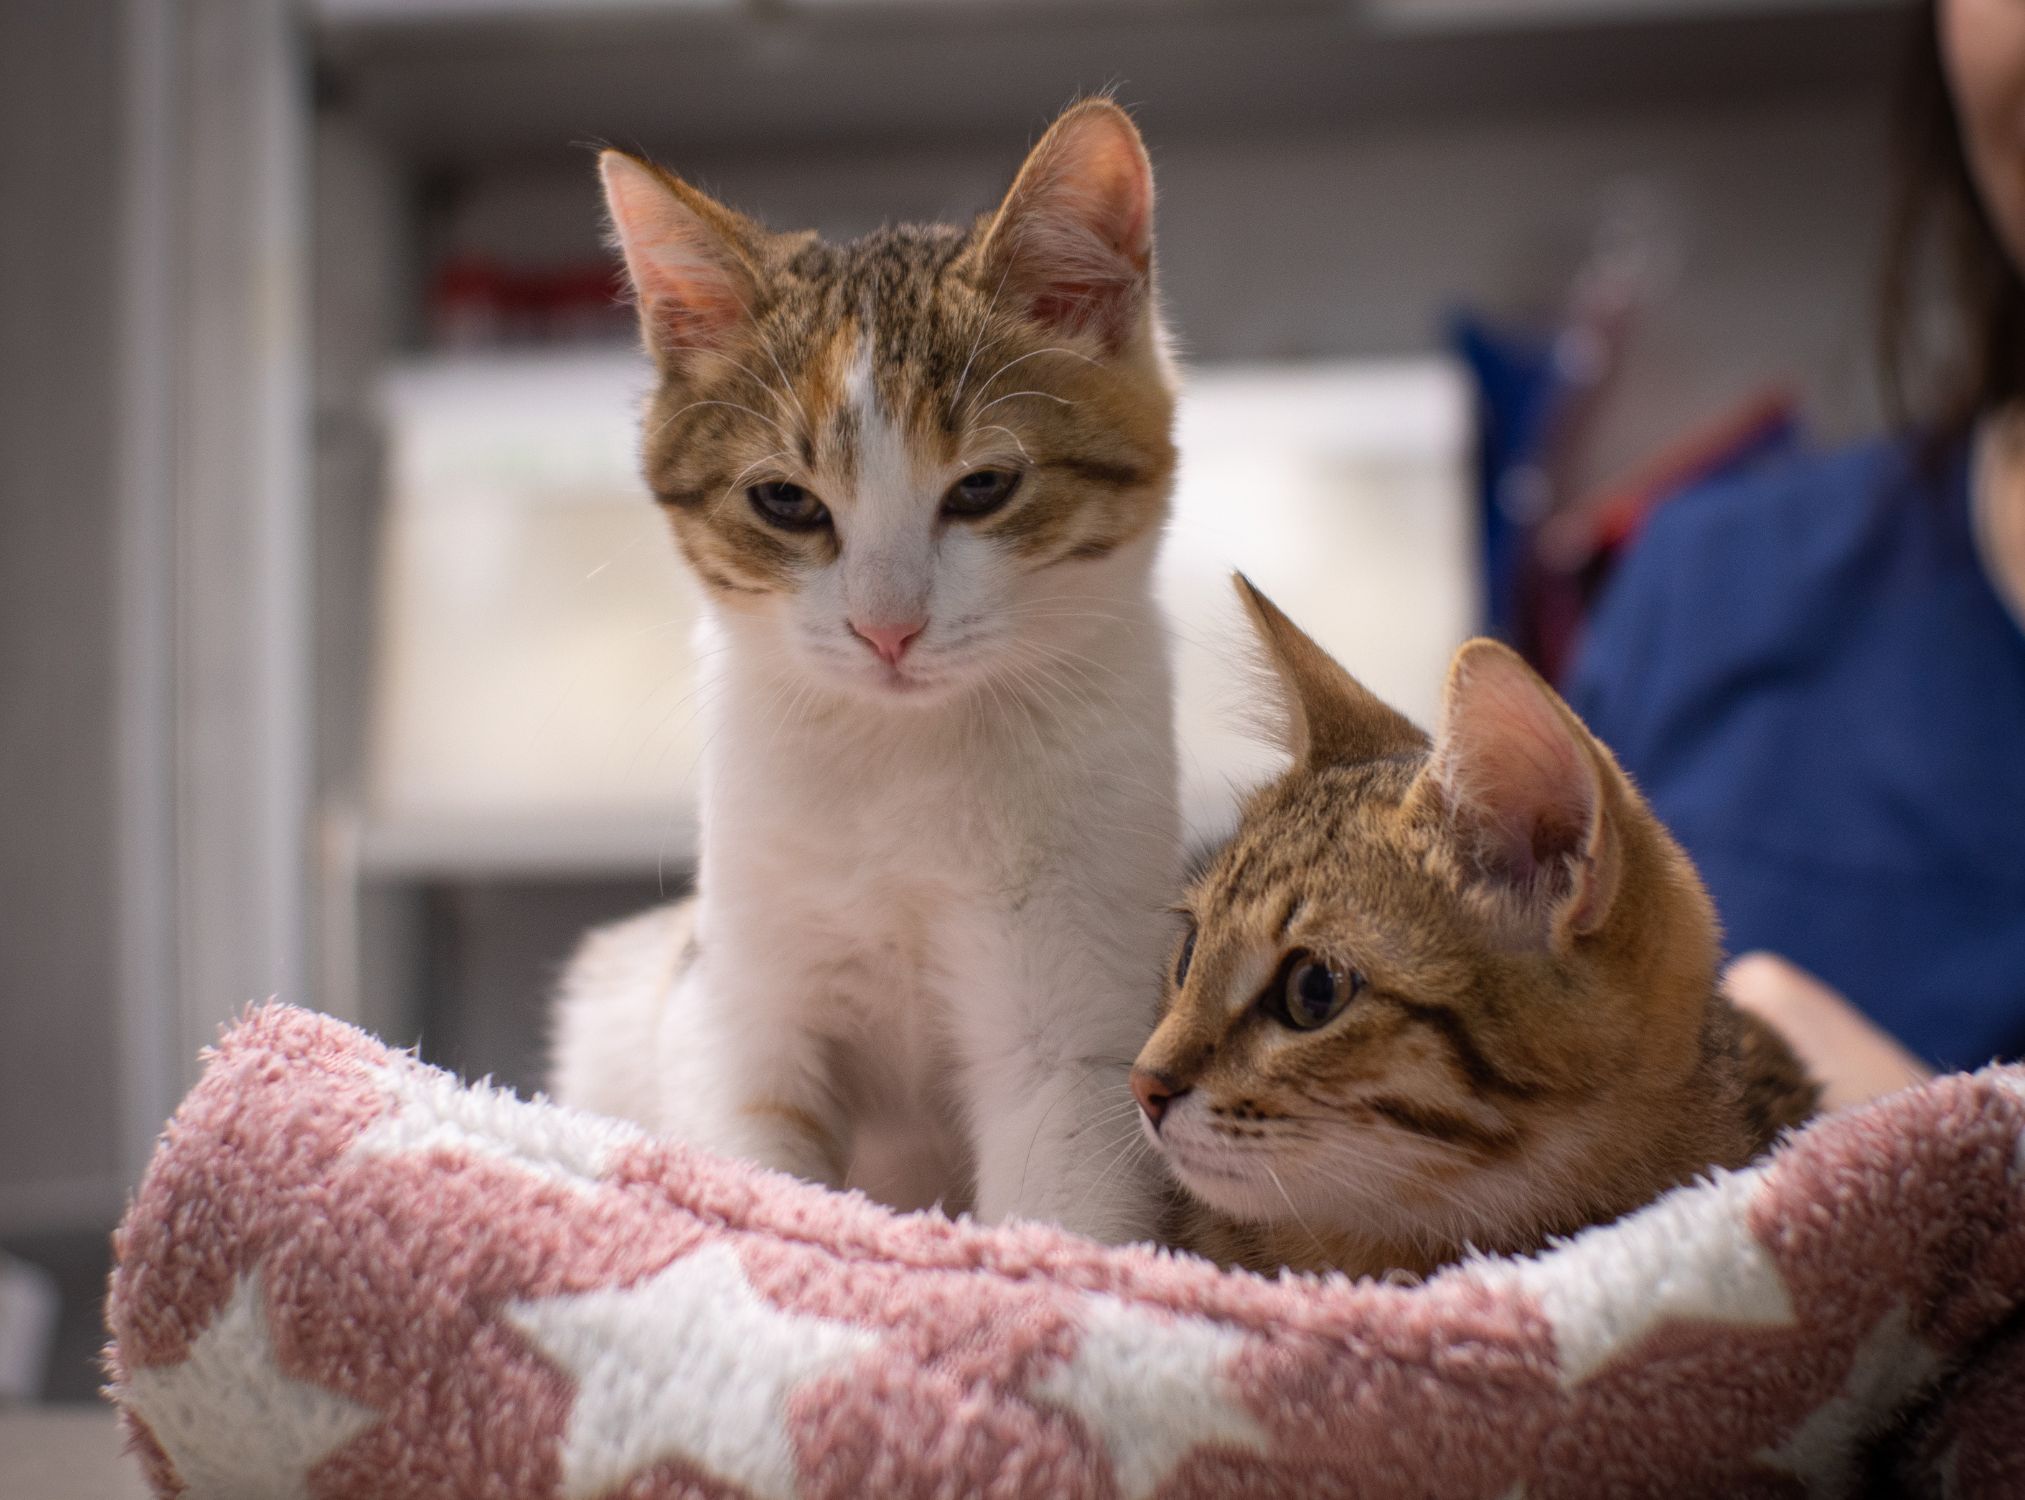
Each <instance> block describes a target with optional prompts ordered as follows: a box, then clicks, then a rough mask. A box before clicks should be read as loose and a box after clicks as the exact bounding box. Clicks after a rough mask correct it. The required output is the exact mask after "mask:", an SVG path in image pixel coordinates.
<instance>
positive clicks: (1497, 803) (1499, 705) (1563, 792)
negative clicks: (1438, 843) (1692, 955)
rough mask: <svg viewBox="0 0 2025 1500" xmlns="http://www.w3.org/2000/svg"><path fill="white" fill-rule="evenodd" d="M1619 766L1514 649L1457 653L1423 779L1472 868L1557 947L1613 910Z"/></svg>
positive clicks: (1472, 645) (1488, 644)
mask: <svg viewBox="0 0 2025 1500" xmlns="http://www.w3.org/2000/svg"><path fill="white" fill-rule="evenodd" d="M1618 774H1619V773H1618V772H1617V771H1616V768H1615V762H1614V761H1612V760H1611V759H1610V754H1609V752H1608V751H1607V750H1605V749H1604V748H1603V747H1602V745H1601V744H1599V743H1598V742H1597V740H1596V737H1595V736H1594V735H1592V734H1590V732H1589V731H1588V729H1587V728H1586V727H1585V726H1584V725H1583V723H1582V721H1581V720H1580V719H1578V718H1576V717H1575V712H1574V710H1572V709H1571V708H1569V707H1568V705H1567V704H1565V703H1563V702H1562V701H1561V697H1560V695H1559V694H1558V693H1556V692H1555V691H1554V690H1553V689H1552V688H1551V687H1549V686H1547V684H1546V682H1544V681H1543V680H1542V679H1541V678H1540V676H1539V674H1538V673H1536V672H1535V671H1534V670H1533V669H1532V668H1531V667H1529V666H1527V665H1526V663H1525V662H1524V661H1523V660H1522V659H1521V658H1520V656H1519V655H1518V653H1517V652H1515V651H1513V650H1512V649H1511V648H1510V647H1509V646H1504V645H1500V644H1499V643H1498V642H1496V641H1489V640H1476V641H1470V642H1469V643H1467V644H1466V645H1464V646H1463V647H1462V648H1461V649H1460V650H1459V651H1457V652H1456V654H1455V660H1454V661H1453V662H1452V663H1451V664H1450V666H1449V671H1448V686H1447V690H1446V693H1445V696H1444V698H1443V702H1442V717H1441V728H1440V730H1439V731H1438V732H1437V733H1436V735H1435V742H1434V754H1433V756H1432V757H1431V758H1430V759H1429V761H1428V767H1427V770H1426V771H1425V772H1423V773H1422V783H1423V787H1424V788H1425V790H1426V793H1427V794H1429V795H1433V796H1435V797H1437V798H1438V799H1439V801H1440V802H1441V804H1442V808H1443V812H1444V814H1445V816H1446V817H1447V818H1448V820H1449V821H1450V823H1451V825H1452V826H1453V828H1454V829H1455V832H1456V835H1457V837H1458V838H1459V839H1460V840H1461V841H1462V844H1463V852H1464V857H1465V859H1466V860H1467V861H1468V862H1469V863H1470V864H1471V865H1472V866H1473V868H1474V873H1475V874H1476V875H1477V876H1479V877H1481V878H1482V879H1483V880H1484V881H1485V882H1486V883H1487V884H1489V885H1491V886H1492V887H1494V888H1495V889H1497V890H1498V891H1499V893H1500V894H1501V896H1503V897H1506V898H1508V900H1509V904H1510V905H1511V907H1512V909H1514V910H1515V911H1516V912H1517V913H1519V914H1520V917H1521V920H1522V922H1523V923H1524V924H1525V925H1527V926H1528V927H1529V928H1533V930H1535V931H1537V933H1538V935H1539V936H1540V937H1541V938H1542V939H1543V940H1545V941H1546V942H1547V943H1548V944H1549V945H1551V946H1553V947H1557V948H1562V947H1565V946H1566V945H1567V944H1569V943H1571V942H1572V941H1573V940H1574V939H1575V938H1577V937H1581V936H1584V935H1586V934H1588V933H1592V932H1594V931H1595V930H1596V929H1597V928H1599V927H1601V926H1602V925H1603V923H1604V921H1605V920H1606V919H1607V918H1608V917H1609V915H1610V909H1611V905H1612V903H1613V902H1614V901H1615V899H1616V896H1617V888H1618V882H1619V876H1620V873H1621V870H1622V866H1623V857H1622V848H1621V843H1620V839H1619V835H1618V828H1617V818H1616V817H1615V816H1614V815H1613V805H1614V802H1615V798H1614V797H1613V796H1612V795H1611V793H1610V790H1609V786H1610V782H1609V781H1608V780H1607V779H1606V778H1614V777H1616V776H1617V775H1618ZM1535 924H1537V926H1535Z"/></svg>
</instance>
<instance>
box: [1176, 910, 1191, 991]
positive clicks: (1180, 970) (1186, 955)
mask: <svg viewBox="0 0 2025 1500" xmlns="http://www.w3.org/2000/svg"><path fill="white" fill-rule="evenodd" d="M1194 961H1195V923H1193V922H1190V923H1189V924H1188V936H1187V937H1185V938H1183V939H1182V940H1181V957H1180V958H1178V959H1176V960H1175V962H1174V987H1175V988H1176V989H1180V988H1181V987H1182V986H1183V985H1184V984H1187V983H1188V966H1189V964H1191V963H1193V962H1194Z"/></svg>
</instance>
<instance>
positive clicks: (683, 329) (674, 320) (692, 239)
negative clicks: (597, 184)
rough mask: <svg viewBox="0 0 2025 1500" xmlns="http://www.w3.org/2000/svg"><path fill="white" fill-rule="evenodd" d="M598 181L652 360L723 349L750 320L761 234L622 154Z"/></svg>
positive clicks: (608, 161)
mask: <svg viewBox="0 0 2025 1500" xmlns="http://www.w3.org/2000/svg"><path fill="white" fill-rule="evenodd" d="M598 175H599V176H600V177H602V178H603V179H604V184H605V206H606V208H607V209H608V210H609V211H610V213H611V216H612V233H613V237H614V238H615V239H616V240H617V241H618V244H619V249H620V250H621V251H622V252H624V254H625V257H626V274H627V275H628V276H629V277H631V278H632V282H633V290H634V291H635V293H637V294H638V296H639V299H640V331H641V334H642V336H643V337H644V338H645V339H646V341H647V348H648V350H649V352H651V353H652V354H653V355H654V357H655V358H656V359H657V360H659V361H660V362H661V363H662V364H663V365H664V366H665V365H667V364H668V362H669V361H670V360H671V359H674V358H679V356H681V355H682V354H684V353H687V352H689V351H691V350H694V349H699V348H701V349H713V348H718V347H720V346H722V345H723V344H724V343H725V342H726V340H727V339H728V338H729V337H730V336H731V334H732V333H733V332H734V331H735V330H736V329H737V328H738V327H739V326H740V325H741V324H742V323H743V322H744V321H745V320H746V319H747V318H748V317H749V316H750V313H749V309H750V308H751V307H752V304H753V298H754V295H755V293H756V291H757V288H758V282H757V278H756V276H755V274H754V272H753V266H752V259H751V253H752V247H753V245H754V243H755V241H756V239H757V237H758V233H759V231H758V226H757V225H755V224H753V223H752V222H751V221H750V220H748V219H746V218H743V217H742V216H740V215H738V214H735V213H733V212H732V211H731V210H730V209H728V208H726V207H724V206H723V205H722V204H720V203H716V202H714V201H712V200H711V199H710V198H708V197H705V196H704V195H703V194H702V193H699V192H697V191H696V189H695V188H693V187H691V186H689V184H688V183H686V182H683V181H682V180H681V179H680V178H678V177H675V176H673V175H671V174H670V173H667V172H664V171H662V170H661V169H660V168H659V167H657V166H655V165H653V164H652V163H651V162H645V161H642V160H640V159H639V158H638V157H634V156H628V155H626V153H625V152H623V151H606V152H603V153H601V154H600V155H599V157H598Z"/></svg>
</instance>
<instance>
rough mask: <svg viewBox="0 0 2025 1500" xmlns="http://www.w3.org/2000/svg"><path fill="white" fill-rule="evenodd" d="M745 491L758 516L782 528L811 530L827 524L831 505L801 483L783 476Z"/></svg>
mask: <svg viewBox="0 0 2025 1500" xmlns="http://www.w3.org/2000/svg"><path fill="white" fill-rule="evenodd" d="M745 495H746V498H747V499H748V500H750V501H752V508H753V509H754V510H756V511H758V512H759V516H760V519H761V520H763V521H768V522H771V523H772V524H773V525H775V526H778V527H780V528H782V529H783V530H785V531H813V530H815V529H816V528H817V527H818V526H826V525H828V524H829V520H830V508H829V507H828V506H827V505H825V504H823V502H822V501H820V500H818V499H817V498H816V497H815V496H814V495H811V494H810V493H809V492H808V491H807V490H805V489H803V488H802V487H801V486H800V485H798V484H790V483H788V481H787V480H785V479H770V480H768V481H767V482H766V483H765V484H756V485H754V486H753V487H752V488H751V489H749V490H747V491H746V492H745Z"/></svg>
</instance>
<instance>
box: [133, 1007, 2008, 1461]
mask: <svg viewBox="0 0 2025 1500" xmlns="http://www.w3.org/2000/svg"><path fill="white" fill-rule="evenodd" d="M2021 1136H2025V1070H2021V1069H2016V1068H2011V1069H2004V1068H1990V1069H1986V1070H1984V1071H1983V1072H1981V1073H1978V1074H1974V1075H1964V1076H1955V1077H1949V1078H1943V1079H1940V1080H1939V1081H1937V1082H1935V1083H1932V1084H1930V1085H1927V1086H1926V1087H1923V1088H1919V1089H1915V1090H1912V1091H1910V1092H1907V1093H1904V1094H1900V1095H1898V1096H1896V1097H1895V1098H1892V1099H1889V1100H1886V1101H1884V1102H1882V1103H1880V1104H1877V1105H1875V1106H1872V1107H1870V1108H1868V1109H1864V1110H1861V1111H1858V1112H1853V1113H1849V1114H1845V1115H1841V1116H1837V1117H1834V1118H1831V1119H1828V1120H1825V1121H1822V1122H1820V1123H1818V1124H1816V1125H1815V1126H1813V1127H1812V1128H1810V1129H1808V1130H1806V1131H1804V1132H1802V1133H1801V1134H1799V1135H1798V1136H1796V1137H1794V1138H1792V1139H1791V1140H1789V1141H1787V1142H1786V1143H1785V1144H1784V1145H1782V1146H1781V1148H1780V1149H1779V1150H1778V1151H1777V1153H1776V1154H1775V1155H1774V1156H1773V1157H1772V1158H1771V1159H1770V1160H1769V1161H1768V1162H1766V1163H1765V1164H1763V1165H1762V1166H1759V1167H1757V1168H1754V1169H1752V1170H1749V1171H1744V1172H1737V1173H1722V1174H1718V1175H1717V1176H1715V1177H1714V1178H1713V1179H1712V1180H1710V1181H1708V1182H1706V1183H1701V1184H1697V1185H1694V1186H1690V1187H1686V1188H1683V1189H1681V1190H1680V1191H1678V1192H1675V1193H1673V1194H1671V1195H1670V1196H1668V1197H1667V1198H1665V1199H1663V1200H1662V1201H1660V1202H1658V1203H1656V1204H1654V1205H1652V1206H1651V1207H1650V1208H1648V1209H1646V1210H1645V1211H1643V1212H1641V1213H1639V1214H1637V1215H1634V1216H1632V1217H1631V1218H1628V1219H1626V1220H1623V1221H1621V1222H1619V1223H1617V1224H1615V1225H1612V1226H1610V1227H1607V1228H1602V1229H1597V1230H1592V1231H1590V1232H1588V1233H1586V1234H1584V1235H1582V1236H1580V1237H1579V1238H1577V1239H1575V1240H1573V1241H1572V1242H1570V1243H1568V1244H1565V1245H1562V1246H1559V1247H1558V1248H1556V1249H1554V1250H1553V1251H1551V1252H1550V1253H1548V1254H1544V1255H1541V1256H1539V1257H1537V1258H1532V1259H1524V1260H1480V1261H1473V1262H1470V1263H1468V1264H1465V1265H1463V1266H1460V1267H1457V1268H1455V1269H1453V1270H1450V1271H1448V1272H1447V1273H1445V1274H1443V1275H1440V1276H1437V1277H1435V1278H1434V1279H1433V1280H1431V1281H1429V1282H1428V1283H1426V1284H1425V1285H1422V1286H1418V1287H1406V1286H1392V1285H1385V1284H1380V1283H1376V1282H1369V1281H1364V1282H1350V1281H1346V1280H1342V1279H1314V1278H1305V1277H1283V1278H1280V1279H1277V1280H1269V1279H1266V1278H1263V1277H1258V1276H1250V1275H1244V1274H1226V1273H1223V1272H1219V1271H1217V1270H1216V1269H1215V1268H1213V1267H1212V1266H1209V1265H1207V1264H1205V1263H1203V1262H1200V1261H1196V1260H1193V1259H1191V1258H1187V1257H1179V1256H1174V1255H1170V1254H1165V1253H1158V1252H1155V1251H1152V1250H1147V1249H1126V1250H1107V1249H1104V1248H1102V1247H1099V1246H1097V1245H1094V1244H1091V1243H1088V1242H1086V1241H1083V1240H1079V1239H1076V1238H1074V1237H1072V1236H1069V1235H1066V1234H1063V1233H1060V1232H1058V1231H1055V1230H1052V1229H1047V1228H1041V1227H1013V1228H1002V1229H984V1228H979V1227H976V1226H974V1225H971V1224H968V1223H961V1222H951V1221H949V1220H946V1219H943V1218H940V1217H935V1216H930V1215H914V1216H903V1215H896V1214H892V1213H888V1212H886V1211H884V1210H882V1209H880V1208H878V1207H877V1206H875V1205H873V1204H871V1203H868V1202H866V1201H864V1200H863V1199H860V1198H856V1197H851V1196H845V1195H841V1194H836V1193H830V1192H825V1191H822V1190H820V1189H817V1188H813V1187H809V1186H806V1185H803V1184H801V1183H797V1182H794V1181H791V1180H788V1179H786V1178H783V1177H780V1176H776V1175H773V1174H770V1173H767V1172H763V1171H759V1170H756V1169H753V1168H749V1167H746V1166H742V1165H739V1164H735V1163H732V1162H728V1161H724V1160H719V1159H715V1158H712V1157H709V1156H706V1155H703V1154H700V1153H697V1152H694V1151H690V1150H686V1149H684V1148H682V1147H680V1146H675V1145H669V1144H665V1143H663V1142H659V1141H656V1140H653V1139H651V1138H649V1137H647V1136H646V1135H643V1134H640V1133H637V1132H635V1131H633V1130H630V1129H628V1128H626V1127H624V1126H620V1125H617V1124H614V1123H611V1122H608V1121H601V1120H596V1119H591V1118H588V1117H585V1116H581V1115H577V1114H573V1113H570V1112H568V1111H564V1110H561V1109H558V1108H555V1107H553V1106H550V1105H547V1104H543V1103H539V1102H536V1103H525V1102H522V1101H520V1100H518V1099H515V1098H513V1097H511V1096H510V1095H507V1094H503V1093H500V1092H498V1091H495V1090H491V1089H487V1088H484V1087H466V1086H464V1085H462V1084H460V1083H459V1082H458V1081H457V1080H456V1079H454V1078H451V1077H449V1076H447V1075H446V1074H443V1073H440V1072H437V1071H435V1070H433V1069H430V1068H428V1067H425V1066H423V1065H421V1064H420V1063H418V1062H416V1061H415V1060H414V1059H413V1058H411V1057H410V1056H408V1055H406V1054H404V1053H401V1052H397V1051H393V1050H391V1049H389V1048H387V1047H385V1046H382V1045H381V1044H379V1043H378V1042H376V1041H374V1040H372V1039H371V1038H369V1037H367V1036H364V1035H362V1034H361V1033H359V1032H357V1031H355V1030H352V1029H351V1028H349V1027H347V1026H344V1025H341V1024H339V1023H338V1022H335V1021H332V1020H329V1019H327V1018H323V1017H319V1016H316V1015H312V1014H310V1013H307V1012H305V1011H301V1010H294V1009H289V1008H286V1007H282V1006H270V1007H267V1008H264V1009H261V1010H257V1011H255V1012H252V1013H250V1014H249V1015H248V1017H247V1018H246V1019H245V1020H244V1021H243V1022H241V1023H240V1024H239V1025H238V1026H237V1027H236V1028H235V1029H234V1030H232V1031H231V1032H230V1033H229V1034H228V1035H227V1036H226V1037H225V1039H224V1041H223V1043H222V1044H221V1045H220V1046H219V1048H218V1049H217V1050H216V1052H215V1053H213V1054H212V1055H211V1056H210V1059H209V1066H208V1070H207V1072H206V1074H205V1076H204V1078H203V1080H202V1081H201V1082H200V1083H199V1085H198V1086H197V1088H196V1090H195V1091H194V1092H193V1093H192V1094H191V1095H190V1097H189V1099H188V1100H187V1101H186V1102H185V1103H184V1105H183V1106H182V1108H181V1110H180V1111H179V1112H178V1114H177V1115H176V1118H175V1120H174V1121H173V1122H172V1123H171V1125H170V1126H169V1129H168V1132H167V1134H166V1136H165V1138H164V1139H163V1141H162V1144H161V1147H160V1149H159V1151H158V1152H157V1154H156V1156H155V1159H154V1162H153V1164H152V1166H151V1167H150V1168H149V1170H148V1172H147V1175H146V1177H145V1178H144V1180H143V1181H142V1183H141V1185H140V1188H139V1190H138V1193H137V1196H136V1197H135V1199H134V1202H133V1204H132V1207H131V1209H130V1211H129V1212H128V1214H127V1218H126V1222H125V1223H124V1225H123V1226H122V1227H121V1229H120V1231H119V1235H118V1239H117V1249H118V1266H117V1268H116V1270H115V1272H114V1275H113V1279H112V1289H111V1296H110V1300H109V1304H108V1317H109V1320H110V1324H111V1329H112V1335H113V1342H112V1345H111V1347H110V1349H109V1351H108V1364H109V1368H110V1371H111V1378H112V1393H113V1395H114V1397H115V1399H116V1400H117V1401H118V1404H119V1405H120V1407H121V1409H122V1410H123V1412H124V1413H125V1419H126V1422H127V1425H128V1428H129V1431H130V1434H131V1438H132V1442H133V1446H134V1448H135V1449H136V1450H137V1452H138V1454H139V1456H140V1458H141V1461H142V1462H143V1464H144V1465H145V1467H146V1470H147V1474H148V1477H149V1479H150V1481H151V1482H152V1484H153V1485H154V1488H155V1491H156V1493H157V1494H159V1495H163V1496H168V1495H189V1496H193V1497H202V1496H235V1497H236V1496H262V1497H291V1496H300V1497H329V1496H360V1497H376V1500H394V1497H410V1496H413V1497H421V1496H432V1497H440V1496H457V1497H461V1496H472V1497H479V1496H497V1497H522V1496H526V1497H547V1496H571V1497H588V1496H607V1497H624V1500H653V1497H673V1496H683V1497H696V1500H703V1497H734V1496H736V1497H766V1500H785V1497H793V1496H803V1497H809V1500H815V1497H835V1500H880V1497H886V1496H949V1497H957V1496H972V1495H978V1496H1005V1497H1012V1496H1047V1497H1056V1496H1062V1497H1090V1500H1117V1497H1141V1496H1154V1495H1158V1496H1172V1497H1181V1496H1195V1497H1214V1496H1247V1497H1250V1496H1353V1495H1354V1496H1373V1497H1376V1496H1402V1497H1403V1496H1414V1497H1423V1496H1433V1497H1448V1496H1454V1497H1463V1496H1472V1497H1484V1500H1495V1497H1504V1496H1515V1495H1524V1496H1527V1497H1536V1500H1545V1497H1551V1496H1571V1497H1573V1496H1579V1497H1590V1496H1602V1495H1640V1496H1643V1495H1724V1496H1772V1495H1780V1496H1784V1495H1795V1496H1798V1495H1810V1496H1819V1495H1838V1494H1847V1493H1851V1492H1856V1491H1860V1492H1864V1493H1878V1492H1883V1493H1904V1492H1922V1491H1931V1492H1934V1493H1941V1494H1958V1495H1965V1496H1985V1495H1987V1496H2025V1312H2021V1309H2025V1148H2021Z"/></svg>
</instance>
